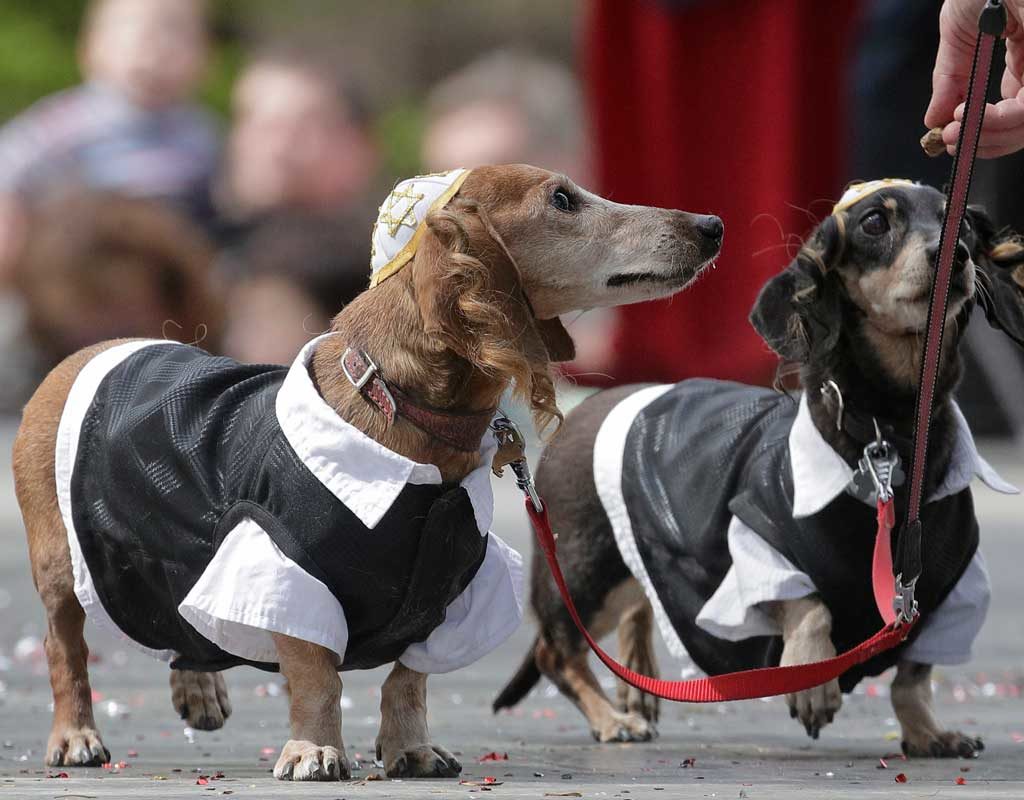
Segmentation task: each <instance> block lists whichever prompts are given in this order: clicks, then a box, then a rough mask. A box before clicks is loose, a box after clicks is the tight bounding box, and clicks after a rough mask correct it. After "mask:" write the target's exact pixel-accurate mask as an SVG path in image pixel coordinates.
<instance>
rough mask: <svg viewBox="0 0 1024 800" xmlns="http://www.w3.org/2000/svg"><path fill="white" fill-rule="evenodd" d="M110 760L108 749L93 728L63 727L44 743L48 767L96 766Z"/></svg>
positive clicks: (51, 734)
mask: <svg viewBox="0 0 1024 800" xmlns="http://www.w3.org/2000/svg"><path fill="white" fill-rule="evenodd" d="M108 761H110V751H109V750H107V748H106V747H105V746H104V745H103V740H102V739H100V735H99V732H98V731H96V730H94V729H93V728H63V729H61V730H54V731H53V732H52V733H50V738H49V741H47V743H46V766H48V767H98V766H100V764H106V763H107V762H108Z"/></svg>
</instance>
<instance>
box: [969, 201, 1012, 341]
mask: <svg viewBox="0 0 1024 800" xmlns="http://www.w3.org/2000/svg"><path fill="white" fill-rule="evenodd" d="M967 217H968V220H969V221H970V224H971V228H972V229H973V233H974V239H975V241H974V248H973V252H972V258H973V260H974V263H975V265H976V266H977V267H978V273H977V281H978V288H977V297H978V303H979V304H980V305H981V307H982V308H983V309H984V310H985V317H986V318H987V319H988V322H989V324H990V325H991V326H992V327H993V328H996V329H998V330H1001V331H1002V332H1003V333H1005V334H1006V335H1007V336H1009V337H1010V338H1011V339H1013V341H1015V342H1016V343H1017V344H1018V345H1020V346H1021V347H1024V238H1022V237H1021V236H1019V235H1018V234H1016V233H1014V232H1013V231H1009V230H1003V231H997V230H996V226H995V224H994V223H993V222H992V220H991V219H990V218H989V216H988V214H986V213H985V212H984V210H982V209H980V208H977V207H974V206H972V207H970V208H968V209H967Z"/></svg>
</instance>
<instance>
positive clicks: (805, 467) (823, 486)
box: [789, 394, 1020, 518]
mask: <svg viewBox="0 0 1024 800" xmlns="http://www.w3.org/2000/svg"><path fill="white" fill-rule="evenodd" d="M952 407H953V421H954V425H955V428H956V434H955V436H956V438H955V440H954V442H953V449H952V451H951V452H950V457H949V468H948V469H947V471H946V475H945V477H944V478H943V480H942V482H941V483H940V484H939V486H938V488H937V489H936V490H935V492H934V493H933V494H932V496H931V497H930V498H928V502H929V503H932V502H935V501H936V500H941V499H942V498H943V497H949V496H950V495H953V494H956V493H957V492H961V491H963V490H964V489H966V488H967V487H968V486H969V485H970V483H971V481H972V480H973V479H974V478H975V477H977V478H981V480H982V482H983V483H984V484H985V485H986V486H988V487H989V488H990V489H994V490H995V491H997V492H1002V493H1003V494H1019V492H1020V490H1019V489H1017V488H1016V487H1015V486H1013V485H1012V484H1010V483H1007V482H1006V481H1005V480H1003V478H1002V477H1000V475H999V473H997V472H996V471H995V470H994V469H993V468H992V466H991V465H990V464H989V463H988V462H987V461H986V460H985V459H984V458H982V457H981V454H980V453H978V448H977V446H976V445H975V444H974V437H973V436H972V435H971V429H970V428H969V427H968V426H967V420H966V419H964V415H963V414H962V413H961V411H960V408H959V406H957V404H956V403H955V402H952ZM789 459H790V464H791V465H792V468H793V516H794V517H796V518H800V517H809V516H811V515H812V514H817V513H818V512H819V511H821V510H822V509H823V508H824V507H825V506H827V505H828V504H829V503H831V502H832V501H833V500H835V499H836V497H838V496H839V494H840V493H842V492H843V491H844V490H845V489H846V487H847V485H848V484H849V483H850V481H851V480H853V474H854V471H853V470H852V469H851V468H850V466H849V465H848V464H847V463H846V461H844V460H843V458H842V456H840V455H839V453H837V452H836V451H835V450H833V449H832V446H831V445H829V444H828V442H826V441H825V439H824V437H822V435H821V432H820V431H819V430H818V429H817V427H815V425H814V421H813V420H812V419H811V411H810V408H809V407H808V405H807V395H805V394H804V395H801V396H800V410H799V411H798V412H797V415H796V420H794V422H793V427H792V429H791V430H790V432H789Z"/></svg>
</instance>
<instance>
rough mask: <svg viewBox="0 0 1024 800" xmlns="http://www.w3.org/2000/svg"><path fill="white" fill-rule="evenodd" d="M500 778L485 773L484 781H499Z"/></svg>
mask: <svg viewBox="0 0 1024 800" xmlns="http://www.w3.org/2000/svg"><path fill="white" fill-rule="evenodd" d="M497 782H498V779H497V778H495V777H494V776H493V775H484V783H497Z"/></svg>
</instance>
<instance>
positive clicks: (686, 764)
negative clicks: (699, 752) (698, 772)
mask: <svg viewBox="0 0 1024 800" xmlns="http://www.w3.org/2000/svg"><path fill="white" fill-rule="evenodd" d="M679 766H681V767H682V768H683V769H691V768H693V767H696V766H697V759H696V758H684V759H683V760H682V761H680V762H679Z"/></svg>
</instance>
